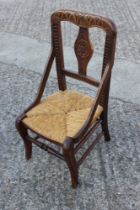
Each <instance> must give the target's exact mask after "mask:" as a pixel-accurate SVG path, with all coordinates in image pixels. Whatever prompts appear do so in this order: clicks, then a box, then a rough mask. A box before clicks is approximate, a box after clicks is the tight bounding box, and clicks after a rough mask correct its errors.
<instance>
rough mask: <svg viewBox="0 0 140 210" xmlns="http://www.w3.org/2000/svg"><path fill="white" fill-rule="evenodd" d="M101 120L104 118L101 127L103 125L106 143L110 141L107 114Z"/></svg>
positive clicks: (104, 113) (103, 114)
mask: <svg viewBox="0 0 140 210" xmlns="http://www.w3.org/2000/svg"><path fill="white" fill-rule="evenodd" d="M101 118H102V122H101V125H102V130H103V132H104V138H105V141H110V134H109V129H108V117H107V112H103V113H102V116H101Z"/></svg>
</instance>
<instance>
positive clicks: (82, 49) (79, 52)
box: [74, 27, 93, 75]
mask: <svg viewBox="0 0 140 210" xmlns="http://www.w3.org/2000/svg"><path fill="white" fill-rule="evenodd" d="M74 49H75V54H76V57H77V60H78V70H79V74H83V75H86V71H87V65H88V62H89V60H90V58H91V57H92V55H93V46H92V44H91V42H90V39H89V31H88V29H87V28H82V27H80V28H79V33H78V37H77V39H76V41H75V45H74Z"/></svg>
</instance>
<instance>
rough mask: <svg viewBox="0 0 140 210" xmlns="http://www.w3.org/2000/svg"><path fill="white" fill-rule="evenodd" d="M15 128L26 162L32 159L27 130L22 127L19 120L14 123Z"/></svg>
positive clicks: (30, 143)
mask: <svg viewBox="0 0 140 210" xmlns="http://www.w3.org/2000/svg"><path fill="white" fill-rule="evenodd" d="M16 128H17V130H18V132H19V134H20V136H21V137H22V140H23V142H24V147H25V157H26V159H27V160H29V159H30V158H31V157H32V142H31V141H29V140H28V139H27V136H28V133H27V129H26V128H25V127H24V125H23V124H22V123H21V121H20V120H17V121H16Z"/></svg>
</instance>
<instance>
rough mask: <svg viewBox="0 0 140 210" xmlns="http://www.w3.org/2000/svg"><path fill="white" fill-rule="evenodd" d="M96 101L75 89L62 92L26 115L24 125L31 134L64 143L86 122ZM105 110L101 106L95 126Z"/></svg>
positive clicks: (95, 116) (50, 97)
mask: <svg viewBox="0 0 140 210" xmlns="http://www.w3.org/2000/svg"><path fill="white" fill-rule="evenodd" d="M94 101H95V100H94V99H93V98H91V97H89V96H87V95H84V94H82V93H79V92H77V91H74V90H65V91H59V92H56V93H54V94H52V95H51V96H48V97H47V98H46V99H45V100H42V101H41V102H40V104H38V105H37V106H35V107H34V108H32V109H31V110H30V111H28V112H27V113H26V117H25V118H24V119H23V120H22V122H23V123H24V124H25V125H26V127H28V128H29V129H31V130H32V131H34V132H36V133H38V134H40V135H42V136H44V137H45V138H49V139H51V140H52V141H54V142H57V143H59V144H63V142H64V140H65V138H66V137H67V136H69V137H74V135H75V134H76V133H77V132H78V131H79V130H80V129H81V127H82V126H83V124H84V123H85V121H86V119H87V117H88V114H89V112H90V109H91V106H92V104H93V103H94ZM102 111H103V108H102V107H101V106H100V105H98V107H97V110H96V113H95V115H94V118H93V120H92V124H93V123H95V122H96V120H97V119H99V117H100V115H101V113H102Z"/></svg>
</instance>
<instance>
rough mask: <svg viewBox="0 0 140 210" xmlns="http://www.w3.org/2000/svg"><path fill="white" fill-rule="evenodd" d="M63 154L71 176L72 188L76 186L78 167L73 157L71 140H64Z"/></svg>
mask: <svg viewBox="0 0 140 210" xmlns="http://www.w3.org/2000/svg"><path fill="white" fill-rule="evenodd" d="M63 154H64V158H65V161H66V163H67V165H68V168H69V170H70V174H71V181H72V187H73V188H76V187H77V185H78V167H77V163H76V159H75V155H74V144H73V141H72V139H66V140H65V141H64V144H63Z"/></svg>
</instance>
